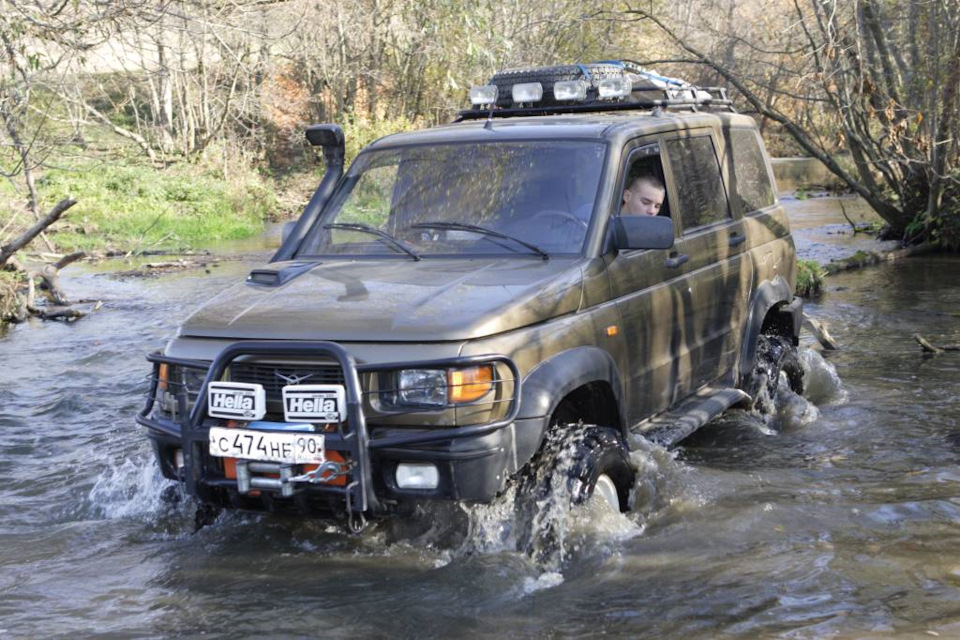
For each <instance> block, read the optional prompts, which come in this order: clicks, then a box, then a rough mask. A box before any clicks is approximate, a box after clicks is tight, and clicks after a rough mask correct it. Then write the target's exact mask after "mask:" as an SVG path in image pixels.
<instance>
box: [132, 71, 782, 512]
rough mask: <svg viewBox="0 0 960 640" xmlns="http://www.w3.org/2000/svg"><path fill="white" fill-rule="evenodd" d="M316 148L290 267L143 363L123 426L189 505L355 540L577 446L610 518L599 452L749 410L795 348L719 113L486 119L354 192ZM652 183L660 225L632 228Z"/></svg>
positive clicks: (505, 110)
mask: <svg viewBox="0 0 960 640" xmlns="http://www.w3.org/2000/svg"><path fill="white" fill-rule="evenodd" d="M525 79H526V80H529V75H528V77H526V78H525ZM503 86H504V82H503V77H502V76H501V77H500V89H501V92H502V91H503ZM594 88H595V87H594ZM557 93H558V94H559V89H557ZM691 103H694V104H691ZM705 107H711V108H705ZM307 135H308V138H309V139H310V140H311V141H312V142H313V143H314V144H318V145H319V146H321V147H323V151H324V154H325V158H326V161H327V166H328V173H327V175H326V176H325V178H324V180H323V182H322V183H321V185H320V187H319V189H318V191H317V193H316V194H315V196H314V198H313V199H312V200H311V202H310V204H308V206H307V208H306V210H305V212H304V214H303V216H302V217H301V219H300V221H299V222H298V223H297V225H296V226H295V227H294V228H293V229H292V231H291V233H290V234H289V236H288V237H287V238H286V240H285V242H284V245H283V247H282V248H281V249H280V250H279V251H278V253H277V255H276V256H274V258H273V260H272V261H271V262H270V263H269V264H267V265H265V266H264V267H262V268H259V269H255V270H254V271H252V272H251V274H250V276H249V277H248V278H247V279H246V281H245V282H240V283H237V284H236V285H235V286H234V287H232V288H229V289H227V290H225V291H222V292H219V293H217V294H216V295H214V296H212V297H211V300H210V301H209V302H208V303H206V304H205V305H204V306H203V307H202V308H201V309H199V310H198V311H197V312H196V313H194V314H193V315H192V316H191V317H190V318H189V319H187V320H186V322H184V323H183V325H182V326H181V328H180V330H179V331H178V333H177V335H176V337H175V338H173V339H172V340H171V341H170V342H169V344H167V346H166V348H165V349H164V350H163V352H162V353H156V354H153V355H151V356H150V357H149V359H150V360H151V361H152V362H153V363H154V375H153V384H152V388H151V390H150V394H149V400H148V405H147V407H145V409H144V411H143V412H142V413H141V414H140V416H139V417H138V422H139V423H140V424H141V425H143V426H145V427H146V428H147V432H148V435H149V437H150V439H151V441H152V442H153V444H154V447H155V451H156V455H157V459H158V461H159V464H160V468H161V469H162V472H163V474H164V476H166V477H167V478H171V479H175V480H177V481H179V482H180V483H182V484H183V486H184V487H185V488H186V490H187V492H188V493H190V494H192V495H194V496H196V497H198V498H199V499H200V500H201V501H203V502H204V503H208V504H212V505H217V506H222V507H228V508H240V509H255V510H272V511H293V512H297V513H303V514H312V513H327V512H330V511H334V512H340V513H347V514H349V515H350V516H351V522H352V521H354V517H355V516H357V515H362V514H377V513H384V512H389V511H391V510H393V509H396V508H398V507H400V506H402V505H404V504H409V503H414V502H417V501H421V500H431V499H444V500H466V501H489V500H491V499H493V498H494V497H495V496H496V495H497V494H498V493H500V492H502V491H503V490H504V489H505V487H507V486H508V483H510V482H511V479H512V478H516V477H517V476H518V475H522V474H523V473H524V472H525V470H526V469H528V468H529V467H530V465H531V464H544V460H542V458H543V451H544V443H545V442H546V441H547V440H548V439H549V437H550V435H551V434H554V433H557V432H564V431H575V430H582V429H583V427H582V425H583V424H589V425H599V429H600V431H599V432H594V433H593V434H592V435H591V436H590V437H589V438H587V444H585V445H584V444H582V443H583V439H581V447H582V448H584V451H583V453H582V455H583V456H586V457H587V458H588V460H586V463H587V464H586V466H587V467H590V468H589V469H587V470H586V471H583V474H584V477H583V479H584V480H585V484H586V488H585V493H586V494H589V493H591V492H592V491H593V488H594V484H595V483H596V482H597V478H598V476H602V477H605V478H606V482H607V483H608V484H609V485H611V486H614V487H615V491H616V493H618V494H619V503H618V505H619V506H620V508H624V509H625V508H627V506H628V505H627V494H628V492H629V487H628V486H624V485H625V484H627V483H628V482H629V478H628V477H625V474H628V473H629V472H627V471H623V470H622V469H621V470H619V471H618V470H617V469H613V468H611V469H610V470H609V472H608V471H607V470H605V469H602V468H597V467H598V465H600V466H602V464H606V463H602V464H601V462H598V461H599V460H600V458H601V457H603V455H606V458H610V455H607V454H604V450H609V449H610V448H611V447H613V448H619V449H621V450H622V451H626V448H627V441H628V437H629V434H630V433H631V432H632V433H637V434H641V435H644V436H646V437H647V438H648V439H651V440H654V441H658V442H660V443H663V444H667V445H670V444H674V443H676V442H678V441H679V440H681V439H682V438H684V437H686V436H687V435H689V434H690V433H692V432H693V431H694V430H695V429H696V428H698V427H699V426H701V425H702V424H704V423H705V422H706V421H707V420H709V419H710V418H711V417H713V416H715V415H717V414H718V413H720V412H721V411H723V410H725V409H727V408H729V407H730V406H732V405H734V404H748V405H749V404H751V403H752V402H754V401H755V400H756V398H757V396H758V395H762V394H763V387H764V386H765V385H769V383H770V380H767V379H762V378H763V376H764V375H770V373H771V372H770V371H769V369H770V367H769V363H766V365H765V366H766V369H764V368H763V367H760V366H759V365H758V357H757V352H758V349H760V348H769V345H768V344H766V343H765V342H764V340H769V339H771V338H775V339H776V340H777V341H778V343H777V348H778V349H781V350H789V349H790V348H792V346H794V345H796V340H797V335H798V333H799V325H800V317H801V316H800V306H799V301H797V300H795V299H794V297H793V290H794V280H795V272H796V265H795V253H794V245H793V241H792V239H791V236H790V231H789V225H788V222H787V218H786V214H785V212H784V210H783V208H782V207H781V206H780V204H779V202H778V201H777V198H776V194H775V190H774V187H773V184H774V182H773V175H772V171H771V168H770V163H769V161H768V159H767V156H766V154H765V152H764V151H763V146H762V142H761V140H760V137H759V134H758V132H757V128H756V125H755V123H754V121H753V120H752V118H750V117H747V116H744V115H739V114H736V113H734V112H733V111H732V109H731V108H729V103H727V102H726V101H725V100H723V99H717V98H716V96H715V95H713V96H711V95H710V94H707V97H706V98H704V94H703V92H699V93H698V92H693V93H692V94H690V96H688V99H683V98H682V97H681V98H680V99H678V98H677V96H676V94H674V95H672V96H671V95H669V94H667V95H666V96H665V97H664V98H663V99H662V100H660V99H656V100H651V99H650V98H649V96H646V97H644V98H643V99H642V100H636V101H634V102H633V103H632V104H631V100H630V97H629V96H626V97H625V98H623V99H620V100H614V101H610V102H606V103H601V102H599V101H593V102H591V101H590V99H589V98H588V99H587V100H586V102H584V103H571V104H568V105H565V104H563V103H562V102H560V101H557V100H553V101H552V102H548V101H545V102H544V104H543V105H539V106H538V105H536V104H533V105H530V104H520V105H514V106H513V107H509V106H503V105H500V106H498V107H496V108H494V107H493V106H486V105H483V106H480V107H477V108H474V109H472V110H470V111H466V112H463V113H462V114H461V116H460V118H458V121H457V122H454V123H452V124H450V125H445V126H439V127H435V128H431V129H427V130H424V131H418V132H412V133H404V134H398V135H394V136H389V137H386V138H383V139H381V140H378V141H376V142H375V143H373V144H372V145H370V146H369V147H368V148H367V149H365V150H364V151H363V152H362V153H361V155H360V156H358V158H357V160H356V161H355V162H354V163H353V165H352V166H351V168H350V171H348V172H347V173H346V174H345V175H342V173H343V172H342V162H343V155H342V154H343V138H342V134H341V133H340V131H339V129H338V128H337V127H335V126H331V125H320V126H315V127H312V128H311V129H310V130H309V131H308V134H307ZM641 165H642V169H643V171H644V172H646V173H648V174H649V173H650V172H653V173H655V174H656V175H657V177H658V178H659V179H660V180H661V181H662V183H663V184H664V185H665V190H666V193H665V202H664V204H663V208H662V210H661V212H660V215H659V216H650V217H647V216H627V215H621V212H620V208H621V202H622V198H623V190H624V189H625V188H627V187H629V184H628V181H629V180H631V179H632V178H633V176H634V175H635V172H636V169H637V167H640V166H641ZM772 375H773V376H774V377H776V376H777V372H776V371H774V372H773V373H772ZM598 434H599V435H598ZM218 440H219V441H218ZM598 443H600V444H598ZM298 449H299V450H300V451H299V453H298V452H297V450H298ZM308 449H309V451H308ZM538 452H540V455H538ZM601 454H603V455H601ZM591 456H592V458H593V459H592V460H590V459H589V458H591ZM614 457H616V456H614ZM606 458H605V459H606ZM619 458H620V459H621V460H625V459H626V456H625V455H621V456H620V457H619ZM531 461H534V462H533V463H532V462H531ZM546 463H547V464H549V460H548V461H546ZM621 467H622V463H621ZM611 478H612V482H610V480H611ZM601 484H602V483H601ZM608 488H609V487H608Z"/></svg>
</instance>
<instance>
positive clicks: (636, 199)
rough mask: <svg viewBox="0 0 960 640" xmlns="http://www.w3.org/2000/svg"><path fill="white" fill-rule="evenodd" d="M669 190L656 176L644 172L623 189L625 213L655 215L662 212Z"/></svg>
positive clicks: (623, 212) (623, 208) (622, 209)
mask: <svg viewBox="0 0 960 640" xmlns="http://www.w3.org/2000/svg"><path fill="white" fill-rule="evenodd" d="M666 195H667V190H666V188H665V187H664V186H663V183H662V182H660V179H659V178H657V177H656V176H653V175H649V174H643V175H639V176H637V177H636V178H634V179H633V180H632V181H631V182H630V184H629V185H628V186H627V188H626V189H624V190H623V206H622V207H621V209H620V213H622V214H624V215H648V216H655V215H657V214H658V213H660V207H661V206H663V199H664V197H666Z"/></svg>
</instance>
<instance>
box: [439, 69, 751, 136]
mask: <svg viewBox="0 0 960 640" xmlns="http://www.w3.org/2000/svg"><path fill="white" fill-rule="evenodd" d="M470 99H471V102H472V103H473V107H472V108H470V109H465V110H463V111H460V112H459V114H458V115H457V118H456V120H455V121H456V122H460V121H463V120H478V119H481V118H511V117H522V116H540V115H555V114H566V113H596V112H611V111H647V110H660V111H663V110H666V109H670V108H680V109H689V110H691V111H697V110H699V109H701V108H705V109H722V110H727V111H731V112H736V109H735V108H734V106H733V102H732V101H731V100H730V98H729V97H728V96H727V90H726V89H725V88H724V87H698V86H695V85H692V84H690V83H689V82H686V81H685V80H681V79H678V78H670V77H667V76H662V75H660V74H659V73H657V72H656V71H651V70H648V69H645V68H644V67H643V66H641V65H640V64H639V63H636V62H634V61H632V60H608V61H603V62H594V63H589V64H576V65H560V66H553V67H535V68H525V69H507V70H505V71H501V72H499V73H497V74H495V75H494V76H493V78H491V79H490V83H489V84H488V85H485V86H482V87H474V88H473V89H472V90H471V91H470Z"/></svg>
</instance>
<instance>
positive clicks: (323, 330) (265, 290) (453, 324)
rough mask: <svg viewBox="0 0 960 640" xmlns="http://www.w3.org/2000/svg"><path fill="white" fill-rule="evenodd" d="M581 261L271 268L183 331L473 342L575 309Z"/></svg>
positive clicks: (219, 298) (222, 297) (217, 299)
mask: <svg viewBox="0 0 960 640" xmlns="http://www.w3.org/2000/svg"><path fill="white" fill-rule="evenodd" d="M580 262H581V259H575V258H567V259H563V258H551V259H550V260H537V259H531V258H486V259H484V258H474V259H454V260H451V259H429V258H428V259H424V260H421V261H419V262H417V261H408V260H326V261H323V262H317V263H303V262H280V263H273V264H270V265H267V266H266V267H265V269H269V270H270V271H273V272H278V273H280V274H286V275H284V276H283V277H279V278H277V279H276V280H277V281H278V282H282V284H279V285H277V286H264V285H256V284H250V283H249V281H248V282H244V283H241V284H238V285H235V286H232V287H230V288H228V289H226V290H224V291H222V292H220V293H219V294H217V295H216V296H214V297H213V298H212V299H211V300H210V301H209V302H207V303H206V304H205V305H204V306H203V307H201V308H200V309H199V310H197V311H196V312H195V313H194V314H193V315H192V316H190V318H188V319H187V321H186V322H185V323H184V324H183V325H182V327H181V329H180V335H183V336H196V337H218V338H245V339H264V340H270V339H287V340H340V341H363V342H366V341H383V342H405V341H411V342H434V341H446V340H467V339H471V338H479V337H483V336H488V335H492V334H496V333H502V332H504V331H510V330H512V329H517V328H519V327H524V326H527V325H531V324H536V323H539V322H543V321H545V320H549V319H550V318H554V317H556V316H559V315H564V314H567V313H573V312H574V311H576V310H577V309H578V308H579V307H580V299H581V289H582V280H583V279H582V275H581V265H580ZM255 273H258V271H257V270H255ZM261 273H262V272H261Z"/></svg>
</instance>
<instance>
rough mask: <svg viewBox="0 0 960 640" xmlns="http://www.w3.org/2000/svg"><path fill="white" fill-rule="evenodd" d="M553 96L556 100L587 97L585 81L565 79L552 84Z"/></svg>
mask: <svg viewBox="0 0 960 640" xmlns="http://www.w3.org/2000/svg"><path fill="white" fill-rule="evenodd" d="M553 97H554V98H556V99H557V100H578V101H583V100H586V99H587V83H586V82H584V81H583V80H566V81H564V82H556V83H554V85H553Z"/></svg>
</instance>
